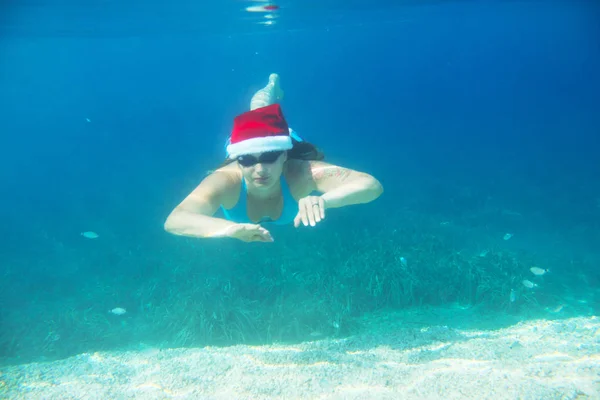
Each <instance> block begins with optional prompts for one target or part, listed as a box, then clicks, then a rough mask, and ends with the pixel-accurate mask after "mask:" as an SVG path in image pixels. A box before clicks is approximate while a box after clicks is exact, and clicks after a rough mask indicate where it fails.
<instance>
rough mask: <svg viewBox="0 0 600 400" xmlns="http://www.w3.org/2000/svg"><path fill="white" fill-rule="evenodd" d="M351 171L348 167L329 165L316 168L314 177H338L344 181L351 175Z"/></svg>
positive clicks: (318, 178)
mask: <svg viewBox="0 0 600 400" xmlns="http://www.w3.org/2000/svg"><path fill="white" fill-rule="evenodd" d="M350 173H351V171H350V170H349V169H348V168H342V167H338V166H336V165H329V166H325V167H320V168H318V169H316V170H314V171H313V177H314V179H315V180H320V179H326V178H336V179H338V180H340V181H342V182H343V181H345V180H346V179H347V178H348V177H349V176H350Z"/></svg>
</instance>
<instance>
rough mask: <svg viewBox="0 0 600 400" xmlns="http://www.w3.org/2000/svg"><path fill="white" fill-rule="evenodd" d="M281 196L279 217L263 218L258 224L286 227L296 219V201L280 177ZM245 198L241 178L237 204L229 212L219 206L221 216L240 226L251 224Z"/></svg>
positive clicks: (243, 184)
mask: <svg viewBox="0 0 600 400" xmlns="http://www.w3.org/2000/svg"><path fill="white" fill-rule="evenodd" d="M281 194H282V195H283V210H281V216H280V217H279V218H277V219H276V220H273V219H271V218H269V217H264V218H262V219H261V220H260V221H258V223H263V222H270V223H274V224H276V225H287V224H290V223H292V222H294V218H296V215H298V204H297V203H296V200H294V197H293V196H292V193H291V192H290V188H289V187H288V185H287V183H286V181H285V179H284V178H283V175H282V176H281ZM247 197H248V191H247V188H246V180H245V179H244V178H242V189H241V191H240V199H239V200H238V202H237V204H236V205H235V206H234V207H233V208H231V209H229V210H226V209H225V208H224V207H223V206H221V210H223V215H225V218H226V219H228V220H229V221H234V222H237V223H240V224H242V223H250V224H253V223H254V222H252V221H250V218H248V210H247V204H248V199H247Z"/></svg>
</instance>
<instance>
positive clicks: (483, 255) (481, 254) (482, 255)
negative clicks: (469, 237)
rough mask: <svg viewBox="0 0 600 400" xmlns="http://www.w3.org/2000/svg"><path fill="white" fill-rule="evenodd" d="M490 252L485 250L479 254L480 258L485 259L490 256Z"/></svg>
mask: <svg viewBox="0 0 600 400" xmlns="http://www.w3.org/2000/svg"><path fill="white" fill-rule="evenodd" d="M489 252H490V251H489V250H483V251H482V252H481V253H479V257H485V256H487V255H488V253H489Z"/></svg>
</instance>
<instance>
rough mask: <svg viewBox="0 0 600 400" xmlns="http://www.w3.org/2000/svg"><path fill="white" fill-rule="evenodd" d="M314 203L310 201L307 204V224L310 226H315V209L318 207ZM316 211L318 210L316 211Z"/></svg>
mask: <svg viewBox="0 0 600 400" xmlns="http://www.w3.org/2000/svg"><path fill="white" fill-rule="evenodd" d="M315 203H316V202H315V201H314V200H312V199H311V200H310V202H309V204H308V209H307V211H308V212H307V217H308V222H309V223H310V226H315V225H316V222H315V209H316V208H317V207H318V206H319V205H318V204H315ZM317 211H318V210H317Z"/></svg>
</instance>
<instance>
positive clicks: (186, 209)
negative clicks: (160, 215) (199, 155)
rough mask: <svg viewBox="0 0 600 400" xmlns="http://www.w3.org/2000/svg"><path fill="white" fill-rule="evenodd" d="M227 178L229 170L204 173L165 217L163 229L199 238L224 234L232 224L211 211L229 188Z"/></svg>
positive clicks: (223, 235) (229, 179) (220, 201)
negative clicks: (193, 187)
mask: <svg viewBox="0 0 600 400" xmlns="http://www.w3.org/2000/svg"><path fill="white" fill-rule="evenodd" d="M231 181H232V179H231V177H230V176H229V174H227V173H226V172H223V171H216V172H213V173H212V174H210V175H209V176H207V177H206V178H205V179H204V180H203V181H202V182H201V183H200V184H199V185H198V186H197V187H196V188H195V189H194V190H193V191H192V192H191V193H190V194H189V195H188V196H187V197H186V198H185V199H184V200H183V201H182V202H181V203H180V204H179V205H178V206H177V207H175V209H174V210H173V211H172V212H171V214H170V215H169V216H168V217H167V220H166V221H165V230H166V231H167V232H169V233H172V234H175V235H181V236H192V237H199V238H209V237H226V236H228V232H229V230H230V229H231V227H233V226H234V225H236V224H235V223H234V222H231V221H227V220H226V219H223V218H215V217H213V215H214V214H215V212H216V211H217V209H218V208H219V206H220V205H221V204H222V202H223V199H224V197H225V195H226V193H227V192H228V191H229V189H230V186H231V184H232V182H231Z"/></svg>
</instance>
